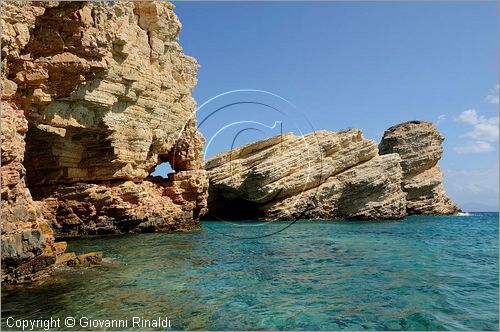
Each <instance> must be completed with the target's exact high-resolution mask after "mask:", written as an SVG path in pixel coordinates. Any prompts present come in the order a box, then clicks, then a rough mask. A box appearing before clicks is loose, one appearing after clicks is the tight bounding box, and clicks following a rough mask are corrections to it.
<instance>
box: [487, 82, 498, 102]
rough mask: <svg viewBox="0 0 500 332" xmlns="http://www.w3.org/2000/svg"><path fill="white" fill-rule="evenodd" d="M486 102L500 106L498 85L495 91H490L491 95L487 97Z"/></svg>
mask: <svg viewBox="0 0 500 332" xmlns="http://www.w3.org/2000/svg"><path fill="white" fill-rule="evenodd" d="M486 101H487V102H489V103H492V104H497V105H498V84H497V86H496V88H495V89H491V90H490V94H489V95H487V96H486Z"/></svg>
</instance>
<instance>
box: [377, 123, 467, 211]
mask: <svg viewBox="0 0 500 332" xmlns="http://www.w3.org/2000/svg"><path fill="white" fill-rule="evenodd" d="M443 140H444V137H443V136H442V135H441V134H440V133H439V132H438V130H437V129H436V127H435V126H434V125H433V124H432V123H430V122H423V121H410V122H405V123H402V124H399V125H396V126H394V127H391V128H389V129H387V130H386V131H385V133H384V137H383V138H382V141H381V142H380V145H379V150H380V154H382V155H383V154H392V153H397V154H399V156H400V157H401V159H402V161H401V167H402V169H403V181H402V187H403V191H404V192H406V193H407V196H406V201H407V212H408V214H411V215H412V214H414V215H446V214H455V213H458V212H459V211H460V208H459V207H458V206H457V205H456V204H455V203H453V202H452V200H451V199H450V198H449V197H448V195H446V192H445V190H444V186H443V174H442V172H441V169H440V168H439V165H438V161H439V160H440V159H441V156H442V155H443V148H442V146H441V143H442V142H443Z"/></svg>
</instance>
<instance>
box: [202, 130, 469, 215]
mask: <svg viewBox="0 0 500 332" xmlns="http://www.w3.org/2000/svg"><path fill="white" fill-rule="evenodd" d="M442 140H443V137H442V136H441V135H440V134H439V132H438V131H437V130H436V128H435V127H434V126H433V125H432V124H430V123H425V122H409V123H405V124H402V125H399V126H395V127H392V128H390V129H389V130H387V131H386V133H385V135H384V139H383V141H382V143H381V144H380V152H379V148H378V147H377V144H376V143H375V142H374V141H373V140H367V139H365V138H363V136H362V133H361V131H360V130H357V129H352V130H348V131H343V132H329V131H318V132H315V133H311V134H308V135H305V136H303V137H298V136H294V135H293V134H285V135H283V136H275V137H272V138H269V139H266V140H263V141H260V142H256V143H252V144H249V145H246V146H243V147H240V148H237V149H233V150H232V151H227V152H223V153H221V154H219V155H217V156H215V157H213V158H211V159H210V160H208V161H207V162H206V163H205V169H206V170H207V172H208V175H209V181H210V185H209V199H208V207H209V214H208V215H207V217H206V218H207V219H215V220H217V219H222V220H241V219H261V220H295V219H357V220H363V219H401V218H404V217H405V216H406V215H407V214H417V215H445V214H455V213H457V212H458V211H459V208H458V207H457V206H456V205H455V204H454V203H453V202H451V200H450V199H449V197H448V196H446V194H445V191H444V187H443V184H442V175H441V171H440V170H439V166H438V165H437V163H438V161H439V159H440V158H441V155H442V147H441V142H442Z"/></svg>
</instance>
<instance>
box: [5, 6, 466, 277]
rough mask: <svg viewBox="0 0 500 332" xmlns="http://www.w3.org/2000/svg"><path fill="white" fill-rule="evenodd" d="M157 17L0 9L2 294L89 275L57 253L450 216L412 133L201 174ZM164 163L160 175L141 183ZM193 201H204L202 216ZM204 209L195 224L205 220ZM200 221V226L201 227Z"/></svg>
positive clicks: (161, 10)
mask: <svg viewBox="0 0 500 332" xmlns="http://www.w3.org/2000/svg"><path fill="white" fill-rule="evenodd" d="M173 8H174V7H173V5H172V4H169V3H166V2H114V3H106V2H62V1H61V2H58V1H51V2H36V1H35V2H3V3H2V30H3V33H2V156H1V162H2V166H1V176H2V192H1V195H2V196H1V197H2V220H1V223H2V224H1V226H2V282H4V283H23V282H29V281H33V280H36V279H39V278H41V277H43V276H47V275H49V274H50V273H51V272H52V271H53V268H54V267H56V266H88V265H92V264H98V263H99V261H100V260H101V258H102V253H88V254H83V255H80V256H77V255H75V254H73V253H66V244H65V242H57V241H56V239H60V238H66V237H80V236H86V235H94V234H123V233H135V232H172V231H190V230H194V229H198V228H199V227H200V218H201V217H204V218H206V219H210V218H213V217H214V216H215V217H216V218H218V219H232V220H237V219H264V220H283V219H401V218H404V217H405V216H406V215H408V214H419V215H433V214H454V213H457V212H458V211H459V208H458V207H457V206H456V205H455V204H454V203H453V202H451V200H450V199H449V198H448V197H447V195H446V193H445V192H444V188H443V185H442V181H441V177H442V175H441V171H440V169H439V166H438V165H437V163H438V161H439V159H440V158H441V155H442V147H441V142H442V140H443V138H442V136H441V135H440V134H439V133H438V132H437V130H436V128H435V127H434V126H433V125H432V124H430V123H426V122H418V121H413V122H408V123H404V124H401V125H398V126H395V127H392V128H390V129H388V130H387V131H386V133H385V135H384V139H383V140H382V142H381V143H380V145H377V143H376V142H375V141H373V140H368V139H365V138H364V137H363V135H362V132H361V131H360V130H358V129H352V130H348V131H343V132H330V131H318V132H315V133H311V134H308V135H305V137H297V136H294V135H293V134H285V135H284V136H283V137H281V136H279V137H272V138H269V139H267V140H264V141H260V142H255V143H252V144H250V145H247V146H243V147H240V148H237V149H234V150H232V151H228V152H223V153H221V154H220V155H218V156H216V157H214V158H212V159H210V160H208V161H206V162H205V163H203V161H202V159H203V157H202V153H203V146H204V142H205V140H204V138H203V136H202V135H201V133H200V132H199V131H198V129H197V124H196V120H195V114H194V113H195V108H196V103H195V101H194V99H193V97H192V95H191V93H192V90H193V88H194V86H195V85H196V83H197V80H196V74H197V70H198V64H197V62H196V60H195V59H194V58H192V57H190V56H187V55H185V54H184V53H183V50H182V48H181V47H180V45H179V43H178V36H179V32H180V29H181V24H180V22H179V20H178V18H177V16H176V15H175V13H174V12H173ZM164 162H168V163H170V165H171V166H172V168H173V170H174V171H175V173H172V174H169V175H168V177H158V176H152V173H153V172H154V170H155V168H156V166H158V165H159V164H161V163H164ZM207 201H208V202H207ZM207 206H208V210H207ZM207 211H208V213H207Z"/></svg>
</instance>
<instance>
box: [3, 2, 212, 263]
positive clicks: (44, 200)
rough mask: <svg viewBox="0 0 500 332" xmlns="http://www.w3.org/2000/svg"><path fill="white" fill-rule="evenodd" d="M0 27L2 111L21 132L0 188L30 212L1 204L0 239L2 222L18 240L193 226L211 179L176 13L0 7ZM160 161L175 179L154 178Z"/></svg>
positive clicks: (149, 6) (167, 7)
mask: <svg viewBox="0 0 500 332" xmlns="http://www.w3.org/2000/svg"><path fill="white" fill-rule="evenodd" d="M2 29H3V33H2V106H3V108H4V109H7V108H8V107H10V108H11V109H12V112H13V113H15V114H16V116H17V117H18V118H19V120H16V121H20V122H22V128H21V129H19V130H18V132H19V135H18V136H15V137H14V136H13V135H11V136H12V137H14V138H12V140H18V141H19V144H23V146H25V151H23V152H20V154H19V156H18V157H16V158H17V159H15V158H14V159H15V160H16V161H15V165H17V166H12V167H11V168H14V170H13V171H12V170H10V171H9V169H8V168H6V170H5V172H8V174H7V173H6V174H7V175H6V176H5V177H4V165H6V164H7V163H8V162H9V161H8V160H10V159H8V158H11V159H12V157H10V156H8V155H6V156H5V160H6V161H5V162H4V145H5V144H4V143H5V142H4V140H2V201H3V197H4V191H3V188H4V187H5V188H8V193H7V192H6V193H5V196H6V197H7V196H8V197H12V198H11V201H14V202H15V204H17V205H16V206H22V207H23V208H22V209H28V210H29V211H30V212H29V218H28V213H27V212H26V213H24V212H23V215H21V212H16V211H17V210H15V211H14V208H9V209H7V205H6V209H5V211H4V210H2V212H3V213H2V214H3V216H2V239H4V233H5V232H4V228H5V226H4V224H6V222H8V224H9V225H15V227H16V229H15V230H12V231H11V233H12V234H21V232H24V231H26V230H27V231H29V232H31V230H32V229H38V228H39V227H38V226H36V223H40V220H42V221H43V222H44V223H45V224H47V225H49V226H50V227H49V228H48V231H50V232H53V233H54V235H55V236H56V237H57V236H79V235H87V234H102V233H106V234H109V233H127V232H145V231H147V232H150V231H176V230H190V229H194V228H197V227H199V215H200V214H202V213H204V210H205V208H206V197H207V187H208V180H207V178H206V174H205V171H203V170H202V169H201V151H202V148H203V144H204V138H203V137H202V136H201V134H200V133H199V132H198V130H197V128H196V121H195V119H194V110H195V106H196V105H195V102H194V100H193V98H192V97H191V91H192V89H193V87H194V85H195V84H196V72H197V70H198V64H197V62H196V60H195V59H193V58H191V57H189V56H187V55H185V54H184V53H183V52H182V48H181V47H180V46H179V44H178V35H179V31H180V29H181V24H180V22H179V20H178V18H177V16H176V15H175V14H174V12H173V5H172V4H169V3H166V2H159V1H158V2H57V1H51V2H3V3H2ZM12 112H11V113H12ZM6 114H7V113H6ZM3 115H4V112H2V134H3V129H4V124H3V122H4V117H3ZM16 119H17V118H16ZM6 121H7V120H6ZM5 127H6V126H5ZM6 142H8V140H6ZM13 144H14V143H13ZM16 144H17V143H16ZM162 162H169V163H170V164H171V165H172V168H173V169H174V170H175V174H170V175H169V176H168V178H166V179H164V178H155V177H152V176H151V175H150V174H151V173H152V172H153V171H154V170H155V167H156V166H158V165H159V164H160V163H162ZM11 163H14V162H13V161H12V162H11ZM13 165H14V164H13ZM11 174H13V175H11ZM16 174H19V175H16ZM10 178H12V179H10ZM19 179H22V181H21V180H19ZM6 181H10V182H8V183H7V182H6ZM16 181H17V182H16ZM4 183H5V186H4ZM16 188H17V189H16ZM9 195H10V196H9ZM23 195H24V196H23ZM31 196H32V197H33V198H31ZM23 197H25V198H23ZM21 200H23V201H21ZM6 202H7V200H6ZM2 204H3V203H2ZM9 204H10V205H9V206H13V205H12V204H14V203H12V204H11V203H9ZM32 205H33V206H36V212H33V211H35V210H33V211H31V209H32V208H31V206H32ZM2 209H3V205H2ZM18 209H20V208H18ZM33 209H34V208H33ZM4 220H5V221H6V222H5V223H4ZM10 220H12V222H11V221H10ZM27 221H29V222H28V223H26V222H27ZM28 224H29V225H28ZM12 227H14V226H12ZM37 227H38V228H37ZM7 229H9V228H8V227H7ZM51 229H52V230H51ZM37 234H38V233H37ZM41 234H43V233H41ZM7 236H10V235H8V234H6V233H5V238H7ZM12 236H14V235H12ZM23 236H24V235H23ZM21 237H22V236H21ZM33 237H34V239H33V241H31V240H30V241H31V242H33V244H32V245H29V246H28V247H26V250H25V249H22V250H21V251H22V252H26V253H28V252H30V251H33V252H36V253H34V254H33V255H31V256H36V255H41V253H42V252H43V250H44V249H43V247H44V246H47V243H48V242H47V239H48V238H49V235H47V236H45V240H39V241H38V242H36V239H35V238H37V236H35V235H33ZM40 238H41V236H40ZM2 242H3V241H2ZM25 242H26V241H25ZM49 242H50V241H49ZM32 247H33V248H32ZM3 258H4V256H3V255H2V260H3ZM16 264H17V263H12V264H10V263H9V264H6V265H9V266H10V265H12V266H16ZM47 265H50V264H47Z"/></svg>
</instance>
